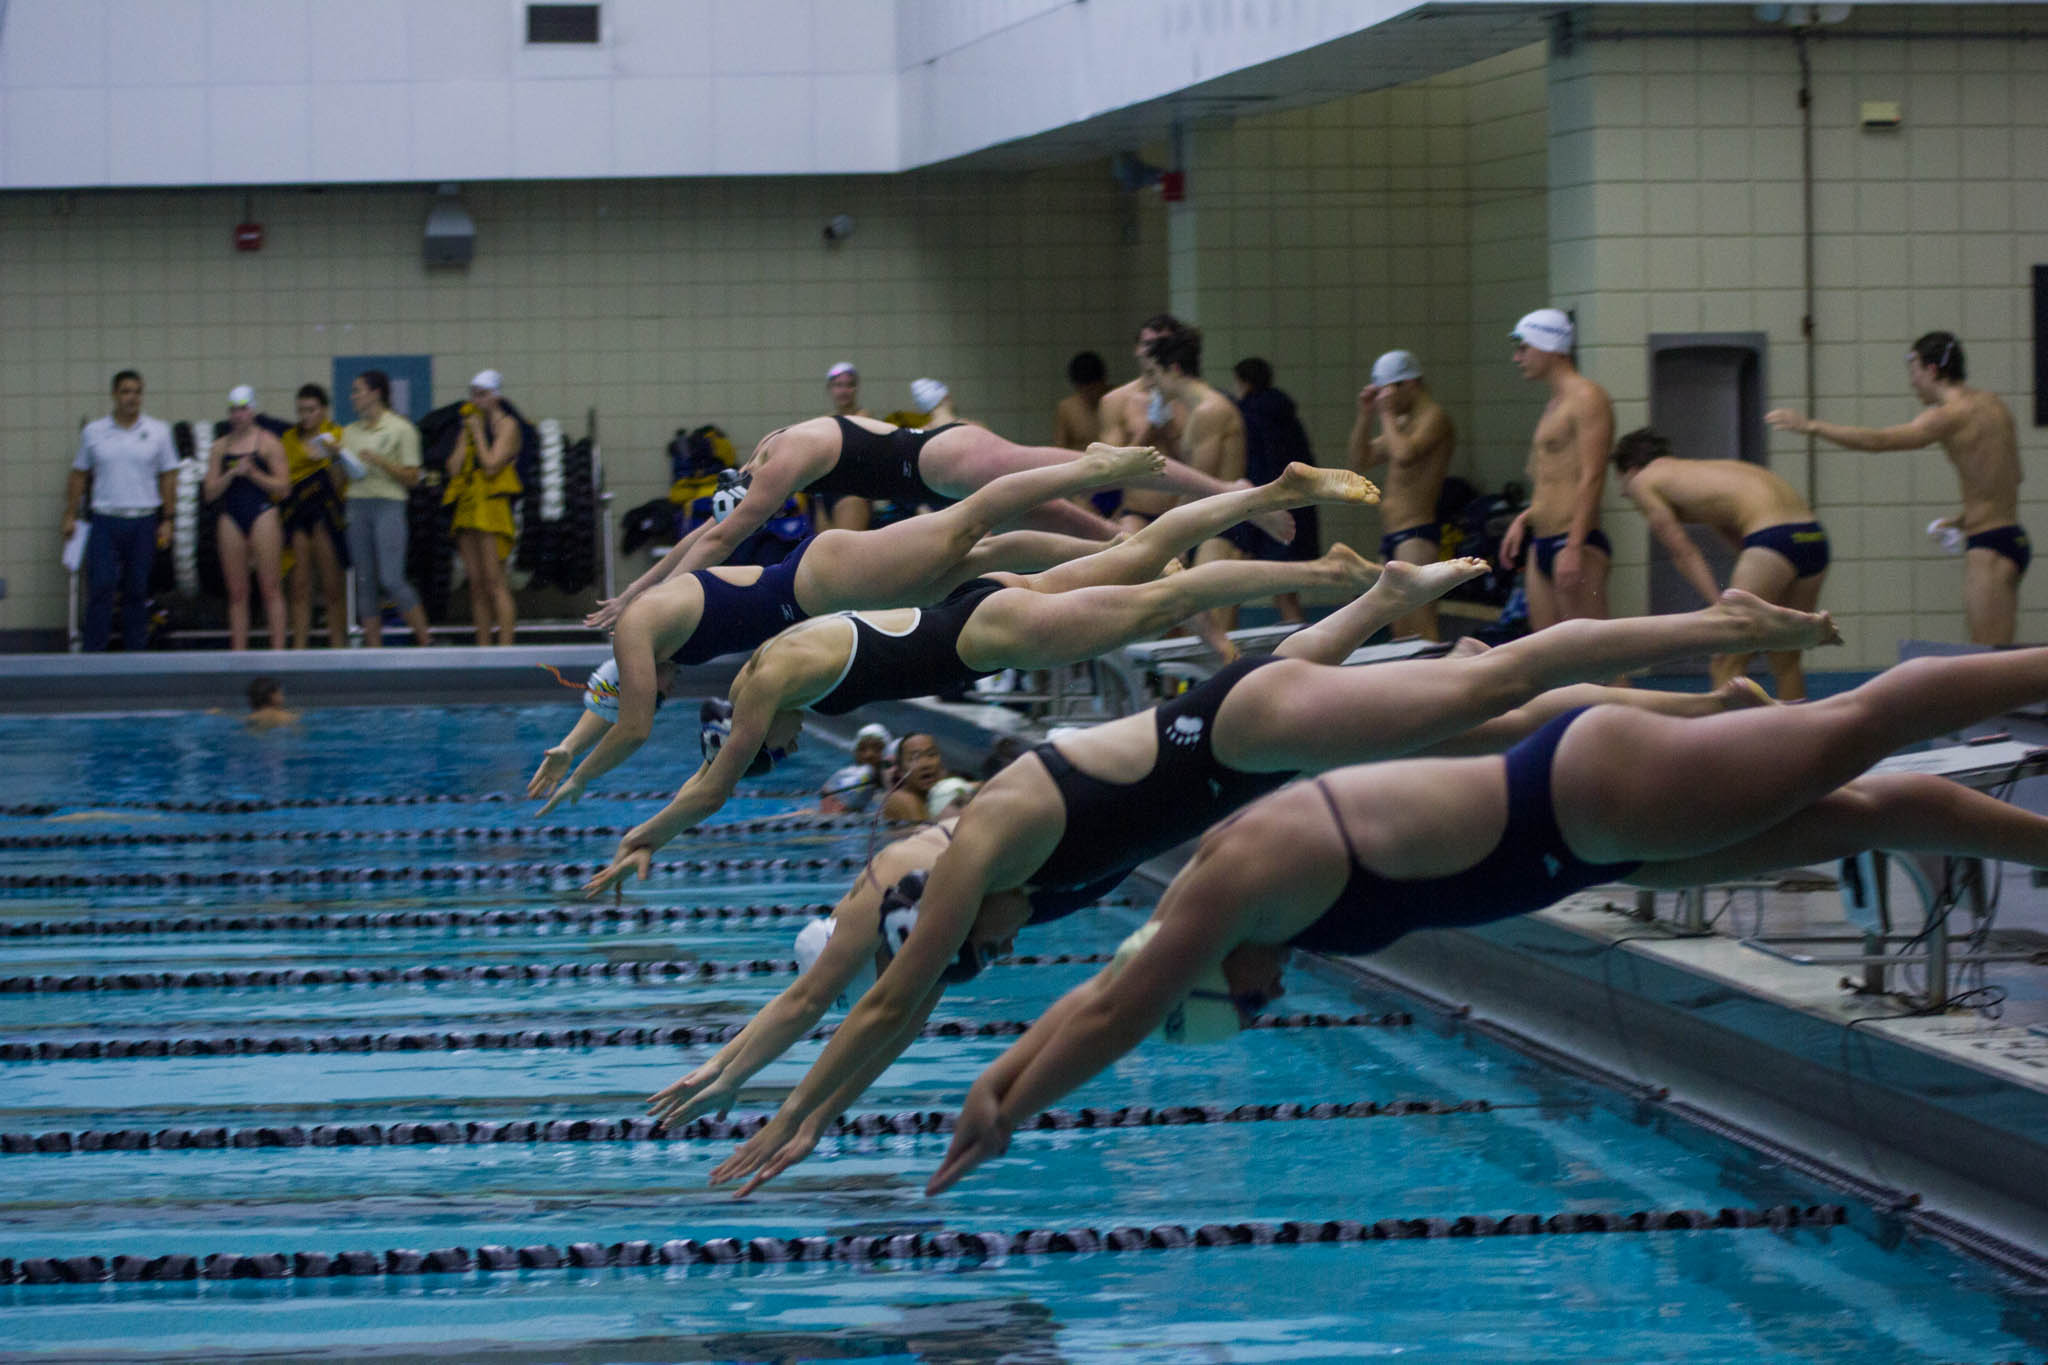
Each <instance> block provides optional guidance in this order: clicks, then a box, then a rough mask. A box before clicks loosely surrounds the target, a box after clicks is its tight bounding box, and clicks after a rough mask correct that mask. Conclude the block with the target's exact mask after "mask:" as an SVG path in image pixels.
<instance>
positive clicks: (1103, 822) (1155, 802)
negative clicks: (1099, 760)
mask: <svg viewBox="0 0 2048 1365" xmlns="http://www.w3.org/2000/svg"><path fill="white" fill-rule="evenodd" d="M1278 660H1279V656H1277V655H1272V654H1268V655H1265V656H1263V657H1261V658H1256V659H1239V660H1238V661H1237V662H1236V663H1234V664H1231V665H1229V666H1227V667H1225V668H1222V669H1219V670H1218V671H1217V672H1216V674H1215V676H1213V677H1211V678H1209V679H1208V680H1207V681H1205V682H1203V683H1202V684H1200V685H1199V686H1197V687H1194V688H1191V689H1190V690H1189V691H1187V692H1185V693H1183V694H1182V695H1180V696H1178V697H1175V698H1174V699H1173V700H1172V701H1169V702H1166V703H1164V704H1163V705H1161V706H1158V707H1156V708H1154V710H1153V713H1152V714H1153V725H1154V729H1155V732H1156V738H1157V742H1158V746H1159V748H1158V754H1157V756H1156V757H1155V758H1154V759H1153V761H1152V771H1151V772H1149V773H1147V774H1145V776H1143V777H1141V778H1139V779H1138V780H1137V781H1135V782H1105V781H1103V780H1102V779H1101V778H1099V777H1090V776H1089V775H1088V774H1086V773H1084V772H1082V771H1081V770H1080V769H1078V768H1076V767H1075V766H1074V765H1073V764H1072V763H1069V762H1068V761H1067V758H1066V755H1064V754H1062V753H1061V752H1060V751H1059V750H1058V749H1057V748H1056V747H1054V746H1053V745H1052V744H1050V743H1046V744H1040V745H1038V746H1037V747H1035V748H1034V749H1032V751H1031V752H1032V753H1034V754H1037V755H1038V761H1039V762H1041V763H1043V764H1044V765H1045V768H1046V771H1047V772H1048V773H1050V774H1052V780H1053V782H1054V784H1055V785H1057V786H1058V787H1059V790H1060V800H1061V802H1062V803H1063V804H1064V805H1065V806H1066V810H1067V825H1066V830H1065V832H1064V833H1062V834H1061V835H1060V841H1059V843H1058V844H1057V845H1056V846H1054V848H1053V851H1052V852H1051V853H1050V854H1049V855H1047V857H1046V860H1045V861H1044V862H1043V863H1042V864H1040V865H1039V868H1038V870H1037V871H1036V872H1034V873H1032V874H1031V884H1032V885H1033V886H1035V887H1037V888H1039V891H1040V893H1041V894H1043V893H1047V892H1051V893H1055V894H1053V895H1050V896H1048V897H1047V903H1048V905H1049V906H1050V905H1052V904H1055V903H1064V902H1065V901H1066V900H1067V899H1068V893H1071V895H1072V896H1074V897H1079V896H1081V895H1083V894H1086V895H1087V896H1088V898H1089V899H1090V900H1092V899H1094V898H1095V897H1098V896H1101V895H1102V894H1104V893H1105V892H1107V891H1108V890H1110V889H1111V888H1112V887H1114V886H1115V885H1116V884H1117V883H1118V882H1120V881H1122V880H1123V879H1124V878H1125V877H1126V876H1128V875H1130V872H1131V870H1132V869H1133V868H1135V867H1137V866H1138V864H1140V863H1142V862H1144V861H1145V860H1146V859H1148V858H1153V857H1157V856H1158V855H1159V854H1161V853H1164V852H1165V851H1166V850H1168V849H1170V848H1172V847H1173V846H1174V845H1176V844H1179V843H1183V842H1185V841H1186V840H1188V839H1192V838H1193V837H1195V836H1196V835H1198V834H1200V833H1201V832H1202V831H1203V830H1205V829H1207V828H1209V826H1211V825H1213V824H1215V823H1216V822H1217V821H1218V820H1221V819H1222V818H1223V817H1224V816H1226V815H1228V814H1230V813H1231V812H1232V811H1234V810H1236V809H1238V808H1239V807H1240V806H1244V805H1246V804H1248V803H1250V802H1252V801H1255V800H1257V799H1258V798H1259V797H1261V796H1264V795H1265V794H1266V793H1267V792H1270V791H1272V790H1274V789H1275V788H1276V787H1282V786H1285V785H1286V784H1287V783H1288V782H1290V781H1292V780H1293V779H1294V778H1295V776H1296V774H1295V773H1293V772H1277V773H1248V772H1241V771H1239V770H1238V769H1236V768H1232V767H1229V766H1227V765H1226V764H1225V763H1223V761H1222V760H1221V759H1219V758H1217V757H1216V753H1215V749H1214V747H1213V740H1214V737H1215V729H1216V712H1217V711H1218V710H1219V709H1220V708H1221V707H1222V705H1223V699H1224V698H1225V697H1227V696H1229V695H1230V690H1231V689H1232V688H1234V687H1236V686H1237V685H1238V683H1240V682H1242V681H1243V680H1244V678H1245V675H1246V674H1248V673H1250V672H1252V671H1253V670H1254V669H1258V668H1263V667H1265V666H1266V665H1267V664H1270V663H1276V662H1278ZM1086 903H1087V902H1086V901H1076V903H1075V904H1074V905H1072V906H1070V907H1068V909H1067V910H1062V911H1060V912H1059V913H1070V912H1071V910H1072V909H1078V908H1079V907H1080V905H1083V904H1086ZM1055 917H1056V916H1055V915H1053V914H1047V915H1045V916H1044V918H1047V919H1051V918H1055ZM1039 919H1040V915H1039V913H1038V903H1037V900H1036V899H1035V898H1034V901H1033V910H1032V922H1033V923H1036V922H1038V921H1039Z"/></svg>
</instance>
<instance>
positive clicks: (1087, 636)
mask: <svg viewBox="0 0 2048 1365" xmlns="http://www.w3.org/2000/svg"><path fill="white" fill-rule="evenodd" d="M1376 572H1377V566H1376V565H1373V564H1369V563H1367V562H1366V561H1365V560H1363V559H1360V558H1359V557H1358V555H1357V554H1356V553H1354V552H1353V551H1352V550H1351V549H1350V547H1348V546H1344V545H1339V546H1337V547H1335V548H1334V549H1332V550H1331V551H1330V553H1328V554H1326V555H1324V556H1323V557H1322V558H1320V559H1312V560H1306V561H1303V560H1292V561H1260V560H1253V561H1250V562H1244V563H1240V562H1236V561H1228V562H1226V561H1219V562H1217V563H1214V564H1205V565H1202V566H1200V567H1199V568H1193V569H1188V570H1185V571H1183V572H1181V573H1177V574H1170V575H1168V576H1167V577H1165V578H1159V579H1154V580H1153V581H1152V582H1150V583H1139V584H1135V585H1130V586H1121V587H1100V588H1076V589H1074V590H1073V591H1071V592H1063V593H1041V592H1031V591H1029V590H1027V589H1009V590H1006V591H1003V592H1000V593H996V594H994V595H993V596H991V597H989V598H988V599H987V600H986V601H985V602H983V603H982V605H981V606H980V607H979V608H978V609H977V610H976V611H975V613H974V614H973V615H972V616H970V617H969V618H968V619H967V627H966V629H965V630H963V631H962V632H961V635H960V643H959V650H960V657H961V659H963V660H964V661H966V662H967V663H968V664H970V665H971V666H973V667H975V668H980V669H997V668H1057V667H1060V666H1062V665H1064V664H1072V663H1080V662H1082V661H1083V660H1085V659H1093V658H1095V657H1097V656H1098V655H1101V654H1105V653H1107V652H1108V651H1110V650H1112V649H1116V648H1119V647H1121V646H1123V645H1127V644H1129V643H1131V642H1132V641H1133V640H1143V639H1147V638H1149V637H1151V636H1154V635H1157V634H1159V633H1160V632H1161V631H1164V630H1166V629H1168V628H1169V627H1171V626H1172V625H1173V624H1174V623H1175V622H1177V621H1181V620H1184V619H1186V618H1187V617H1189V616H1192V615H1194V614H1195V613H1196V612H1199V611H1205V610H1207V609H1209V608H1211V607H1219V606H1223V605H1226V604H1228V603H1232V602H1249V601H1252V600H1253V599H1255V598H1259V597H1269V596H1271V595H1272V594H1273V593H1276V592H1297V591H1300V590H1302V589H1304V588H1339V589H1345V590H1350V591H1356V590H1357V588H1358V585H1359V584H1360V583H1361V582H1362V581H1364V580H1365V579H1367V578H1370V577H1372V576H1373V575H1374V574H1375V573H1376Z"/></svg>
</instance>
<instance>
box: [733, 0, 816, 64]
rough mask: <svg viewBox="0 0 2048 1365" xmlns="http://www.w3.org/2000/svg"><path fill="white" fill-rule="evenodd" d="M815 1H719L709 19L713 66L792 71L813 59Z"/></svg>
mask: <svg viewBox="0 0 2048 1365" xmlns="http://www.w3.org/2000/svg"><path fill="white" fill-rule="evenodd" d="M812 8H813V5H812V0H753V3H751V4H746V5H718V6H715V7H714V17H713V19H712V22H711V27H712V35H711V48H712V52H713V54H714V60H715V61H716V62H717V65H716V67H715V68H714V70H716V71H719V72H723V73H726V74H730V75H735V76H737V75H751V74H754V73H774V74H787V75H793V74H795V73H798V72H802V71H807V70H809V69H810V64H811V11H812Z"/></svg>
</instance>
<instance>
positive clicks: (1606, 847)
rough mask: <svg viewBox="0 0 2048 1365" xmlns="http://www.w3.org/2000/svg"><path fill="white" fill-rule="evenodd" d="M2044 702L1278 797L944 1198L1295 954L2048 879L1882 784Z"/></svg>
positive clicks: (1943, 666) (1270, 978)
mask: <svg viewBox="0 0 2048 1365" xmlns="http://www.w3.org/2000/svg"><path fill="white" fill-rule="evenodd" d="M1537 638H1540V637H1537ZM2044 698H2048V649H2030V650H2022V651H2014V652H2010V653H1998V654H1982V655H1971V656H1965V657H1955V658H1922V659H1913V660H1909V661H1908V662H1906V663H1902V664H1900V665H1898V666H1897V667H1896V668H1892V669H1889V670H1887V671H1885V672H1883V673H1880V674H1878V675H1877V676H1876V677H1875V678H1873V679H1871V680H1870V681H1869V682H1867V683H1865V684H1863V685H1862V686H1861V687H1858V688H1856V689H1855V690H1853V691H1850V692H1844V693H1841V694H1839V695H1837V696H1833V697H1829V698H1826V699H1825V700H1822V701H1816V702H1809V703H1807V704H1806V705H1804V706H1784V707H1767V708H1762V709H1756V710H1749V711H1744V712H1741V713H1738V714H1731V715H1725V716H1719V717H1711V718H1707V719H1700V720H1689V721H1677V720H1673V719H1671V718H1668V717H1663V716H1657V715H1651V714H1646V713H1644V712H1642V711H1640V710H1634V709H1630V708H1626V707H1619V706H1600V707H1595V708H1593V709H1591V710H1585V711H1579V710H1572V711H1567V712H1565V713H1564V714H1562V715H1559V716H1557V717H1555V718H1554V719H1552V720H1551V721H1549V722H1548V723H1547V724H1546V725H1544V726H1543V727H1542V729H1540V730H1538V731H1537V732H1536V733H1535V734H1533V735H1531V736H1530V737H1529V738H1528V739H1526V740H1524V741H1522V742H1521V743H1519V744H1517V745H1516V746H1515V747H1514V748H1512V749H1510V750H1509V751H1508V754H1507V756H1506V759H1505V761H1503V760H1502V759H1500V758H1462V759H1449V760H1414V761H1409V762H1402V763H1388V764H1379V765H1374V766H1371V767H1355V768H1344V769H1340V770H1339V771H1337V772H1333V773H1330V774H1328V775H1326V776H1324V777H1321V778H1318V779H1316V780H1315V781H1313V782H1305V783H1301V784H1298V785H1296V786H1293V787H1290V788H1288V789H1287V790H1286V791H1283V792H1279V793H1276V794H1275V795H1272V796H1269V797H1267V798H1265V799H1264V800H1262V801H1260V802H1258V803H1257V804H1256V805H1253V806H1251V807H1250V808H1249V809H1247V810H1245V811H1244V812H1243V813H1242V814H1241V815H1239V816H1238V817H1236V818H1234V819H1232V820H1230V821H1228V822H1226V823H1224V824H1222V825H1220V826H1218V827H1217V828H1215V829H1213V830H1211V831H1210V832H1209V833H1208V835H1207V836H1206V837H1205V838H1204V839H1203V840H1202V843H1201V847H1200V849H1199V850H1198V851H1197V853H1196V854H1195V857H1194V858H1193V859H1192V860H1191V861H1190V862H1189V863H1188V864H1187V865H1186V866H1185V867H1184V868H1182V870H1181V873H1180V875H1179V876H1177V877H1176V878H1174V881H1173V884H1172V886H1170V887H1169V888H1167V891H1166V894H1165V895H1164V896H1163V897H1162V898H1161V899H1160V901H1159V906H1158V909H1157V910H1156V911H1155V912H1154V913H1153V916H1152V920H1151V922H1150V923H1149V924H1147V925H1146V926H1145V928H1143V929H1141V930H1139V932H1138V934H1136V935H1133V936H1132V941H1128V942H1127V951H1125V952H1120V953H1119V955H1118V956H1119V958H1120V959H1122V960H1121V961H1119V962H1117V963H1115V964H1112V966H1111V968H1110V969H1109V970H1107V971H1104V972H1102V973H1100V974H1098V975H1097V976H1096V977H1095V978H1093V979H1092V980H1091V981H1089V982H1087V983H1086V984H1084V985H1082V986H1081V987H1079V988H1078V989H1076V990H1074V991H1071V992H1069V993H1068V994H1067V995H1066V996H1065V997H1064V998H1062V999H1061V1000H1060V1001H1059V1002H1058V1003H1057V1004H1055V1005H1054V1006H1053V1007H1052V1008H1051V1009H1050V1010H1048V1011H1047V1012H1046V1013H1045V1015H1044V1017H1043V1018H1041V1019H1040V1020H1039V1021H1038V1022H1037V1023H1036V1024H1034V1025H1032V1027H1031V1029H1030V1031H1029V1032H1027V1033H1026V1034H1025V1035H1024V1036H1023V1037H1022V1038H1021V1039H1019V1040H1018V1041H1017V1043H1016V1045H1015V1046H1013V1047H1011V1048H1010V1049H1009V1050H1008V1051H1007V1052H1005V1053H1004V1054H1003V1055H1002V1056H1001V1057H1000V1058H998V1059H997V1060H996V1061H995V1063H994V1064H992V1065H991V1066H990V1067H989V1068H988V1070H987V1071H985V1072H983V1073H982V1075H981V1077H980V1079H979V1080H977V1081H976V1082H975V1083H974V1086H973V1088H972V1089H971V1090H970V1091H969V1092H968V1097H967V1100H966V1102H965V1103H964V1104H963V1106H962V1108H961V1116H960V1122H959V1125H958V1126H957V1127H956V1128H955V1130H954V1136H953V1142H952V1147H951V1148H950V1150H948V1152H947V1154H946V1159H945V1162H944V1164H943V1165H942V1166H941V1167H940V1168H939V1171H938V1173H937V1174H936V1175H934V1176H933V1177H932V1180H931V1183H930V1185H929V1186H928V1187H927V1191H926V1192H927V1193H930V1194H936V1193H938V1192H939V1191H941V1190H944V1189H946V1188H947V1187H949V1186H951V1185H952V1184H953V1183H955V1182H956V1181H958V1180H959V1179H960V1178H961V1177H962V1176H963V1175H965V1174H967V1173H968V1172H969V1171H971V1170H973V1169H974V1168H975V1167H976V1166H978V1165H980V1164H981V1163H982V1162H985V1161H988V1160H990V1159H991V1158H994V1157H997V1156H1000V1155H1002V1153H1003V1151H1004V1149H1005V1148H1006V1147H1007V1146H1008V1144H1009V1135H1010V1132H1011V1130H1012V1129H1013V1128H1015V1126H1016V1124H1017V1122H1018V1120H1019V1119H1020V1118H1021V1117H1023V1116H1025V1115H1028V1114H1031V1113H1034V1112H1036V1111H1037V1110H1038V1109H1039V1108H1041V1107H1043V1106H1045V1105H1049V1104H1052V1103H1054V1102H1055V1101H1057V1100H1058V1099H1059V1097H1060V1096H1062V1095H1064V1094H1066V1093H1067V1092H1068V1091H1070V1090H1072V1089H1074V1087H1076V1086H1078V1085H1080V1084H1081V1083H1082V1082H1084V1081H1086V1080H1087V1079H1088V1078H1089V1077H1091V1076H1093V1075H1095V1074H1096V1073H1098V1072H1100V1071H1101V1070H1102V1069H1103V1068H1104V1067H1106V1066H1108V1065H1109V1064H1110V1063H1111V1062H1113V1061H1115V1060H1116V1059H1117V1058H1118V1057H1120V1056H1122V1055H1123V1054H1124V1053H1126V1052H1128V1051H1130V1049H1131V1048H1133V1047H1135V1046H1137V1044H1138V1043H1139V1042H1140V1041H1141V1040H1142V1039H1144V1038H1145V1037H1146V1036H1147V1035H1148V1034H1151V1033H1153V1031H1154V1030H1157V1029H1161V1028H1162V1026H1164V1029H1165V1031H1166V1032H1167V1034H1168V1035H1169V1036H1172V1035H1174V1034H1178V1036H1179V1038H1180V1039H1181V1040H1182V1041H1207V1040H1211V1039H1216V1038H1221V1037H1227V1036H1228V1035H1229V1034H1231V1033H1234V1032H1235V1031H1236V1029H1237V1028H1238V1027H1239V1026H1240V1025H1241V1024H1242V1023H1244V1022H1247V1021H1248V1020H1249V1018H1250V1017H1251V1016H1254V1015H1256V1014H1257V1013H1258V1011H1259V1009H1260V1008H1261V1007H1262V1006H1263V1003H1264V1002H1265V1001H1266V1000H1269V999H1271V998H1272V997H1273V996H1275V995H1277V994H1279V993H1280V980H1279V978H1280V968H1281V965H1282V963H1283V962H1284V960H1285V958H1286V954H1287V950H1288V948H1289V947H1297V946H1298V947H1303V948H1312V949H1320V950H1324V951H1329V952H1339V953H1370V952H1376V951H1378V950H1379V949H1381V948H1384V947H1385V946H1387V945H1388V944H1390V943H1392V942H1394V940H1396V939H1398V938H1400V937H1401V936H1402V935H1403V934H1405V933H1407V932H1408V931H1409V930H1411V929H1423V928H1440V927H1445V926H1461V925H1474V924H1483V923H1487V922H1489V921H1492V920H1496V919H1502V918H1505V917H1507V916H1509V915H1519V914H1525V913H1527V912H1529V911H1532V910H1538V909H1541V908H1543V907H1544V906H1546V905H1549V904H1551V903H1552V902H1554V901H1556V900H1559V899H1561V898H1562V897H1564V896H1567V895H1569V894H1571V893H1572V892H1574V891H1578V890H1582V889H1584V888H1586V887H1588V886H1593V885H1598V884H1600V883H1602V882H1609V881H1627V882H1632V883H1634V884H1636V885H1638V886H1647V887H1653V888H1659V889H1665V890H1669V889H1673V888H1679V887H1688V886H1701V885H1705V884H1707V883H1710V882H1718V881H1725V880H1727V879H1729V878H1732V877H1748V876H1753V875H1755V874H1757V873H1759V872H1763V871H1768V870H1771V869H1775V868H1783V867H1799V866H1804V865H1807V864H1810V863H1816V862H1825V861H1828V860H1831V859H1835V858H1840V857H1844V856H1847V855H1850V854H1854V853H1858V852H1861V851H1862V850H1865V849H1871V848H1883V849H1893V850H1899V851H1908V852H1939V853H1947V854H1953V855H1960V856H1966V857H1980V858H1995V859H2001V860H2010V861H2013V862H2018V863H2024V864H2027V865H2029V866H2032V867H2041V866H2043V865H2048V819H2044V818H2043V817H2041V816H2039V815H2035V814H2033V813H2031V812H2028V811H2025V810H2022V809H2020V808H2018V807H2016V806H2012V805H2009V804H2007V803H2006V802H2003V801H2000V800H1998V799H1996V798H1994V797H1991V796H1988V795H1985V794H1984V793H1981V792H1975V791H1971V790H1970V789H1969V788H1967V787H1964V786H1962V785H1961V784H1959V783H1955V782H1950V781H1948V780H1947V779H1945V778H1940V777H1934V776H1931V775H1928V774H1923V773H1899V774H1881V775H1864V770H1865V769H1867V768H1869V767H1870V766H1871V765H1872V764H1873V763H1876V762H1877V761H1878V760H1879V759H1881V758H1884V757H1885V756H1886V755H1887V754H1890V753H1892V752H1894V751H1895V750H1896V749H1898V748H1899V746H1901V745H1907V744H1914V743H1917V742H1919V741H1922V740H1926V739H1932V738H1934V737H1936V736H1938V735H1944V734H1948V733H1950V732H1952V731H1955V730H1960V729H1962V728H1963V727H1964V726H1966V725H1971V724H1975V723H1976V722H1978V721H1981V720H1985V719H1987V718H1990V717H1993V716H1997V715H2000V714H2002V713H2004V712H2007V711H2010V710H2013V709H2014V708H2016V707H2020V706H2025V705H2031V704H2035V703H2038V702H2040V701H2041V700H2042V699H2044ZM1673 775H1677V780H1673ZM1418 789H1422V790H1427V791H1428V792H1430V793H1431V799H1430V800H1429V801H1428V802H1425V803H1418V802H1416V801H1415V799H1414V796H1413V793H1414V792H1415V791H1416V790H1418ZM963 837H964V835H963ZM936 876H937V874H936V873H934V878H935V879H936ZM900 957H901V954H899V958H900ZM833 1112H834V1113H836V1112H838V1111H837V1109H836V1108H835V1109H834V1110H833Z"/></svg>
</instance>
